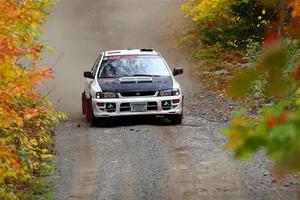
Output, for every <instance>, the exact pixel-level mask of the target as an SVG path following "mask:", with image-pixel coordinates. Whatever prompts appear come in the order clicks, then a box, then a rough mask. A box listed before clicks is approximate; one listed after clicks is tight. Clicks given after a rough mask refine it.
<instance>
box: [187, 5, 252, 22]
mask: <svg viewBox="0 0 300 200" xmlns="http://www.w3.org/2000/svg"><path fill="white" fill-rule="evenodd" d="M243 1H244V2H248V0H243ZM235 2H236V1H235V0H188V1H187V2H186V3H184V4H183V5H182V6H181V8H182V10H183V11H184V12H185V13H186V14H187V15H189V16H192V18H193V20H194V21H196V22H199V23H201V22H205V23H213V22H216V21H218V22H221V23H222V22H223V21H224V20H225V21H232V20H233V18H231V17H230V6H231V5H232V4H233V3H235Z"/></svg>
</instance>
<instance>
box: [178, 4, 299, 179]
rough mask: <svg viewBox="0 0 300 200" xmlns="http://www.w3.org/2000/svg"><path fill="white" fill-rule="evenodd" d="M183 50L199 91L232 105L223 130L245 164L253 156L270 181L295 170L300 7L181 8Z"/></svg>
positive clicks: (203, 6)
mask: <svg viewBox="0 0 300 200" xmlns="http://www.w3.org/2000/svg"><path fill="white" fill-rule="evenodd" d="M181 8H182V10H183V11H184V13H185V14H186V16H188V17H189V19H191V22H192V26H190V27H189V28H188V29H187V31H186V32H185V34H184V36H183V37H182V40H181V45H182V46H183V47H184V48H188V49H189V50H190V55H189V58H191V59H192V60H194V61H195V62H196V63H197V64H196V65H195V67H194V71H195V72H197V73H198V75H199V76H200V79H201V81H202V82H203V83H204V85H205V86H206V87H207V88H209V89H211V90H214V91H216V92H218V93H220V94H221V95H227V96H229V97H231V98H234V99H236V100H238V101H239V102H240V106H239V109H238V110H237V111H236V112H235V113H234V114H233V120H232V122H231V124H230V125H229V126H228V127H226V128H225V129H224V130H223V134H224V135H225V136H227V138H228V141H227V143H226V144H225V147H226V148H229V149H232V150H234V152H235V156H236V158H239V159H246V158H248V157H249V156H250V155H251V154H252V153H254V152H257V151H259V150H261V149H264V150H265V151H266V154H267V156H268V158H269V159H271V160H273V161H274V169H273V172H274V174H276V175H283V174H288V173H291V172H292V173H298V172H299V170H300V109H299V106H300V87H299V81H300V49H299V47H300V46H299V38H300V26H299V25H300V24H299V23H300V20H299V19H300V18H299V14H300V1H299V0H187V1H186V2H185V3H184V4H183V5H182V7H181Z"/></svg>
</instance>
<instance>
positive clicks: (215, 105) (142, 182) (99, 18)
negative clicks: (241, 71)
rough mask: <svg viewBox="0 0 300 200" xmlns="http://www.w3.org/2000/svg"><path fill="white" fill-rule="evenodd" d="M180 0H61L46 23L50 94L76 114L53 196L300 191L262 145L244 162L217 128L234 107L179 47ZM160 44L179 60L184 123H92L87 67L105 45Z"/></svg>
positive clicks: (276, 195) (278, 194) (284, 195)
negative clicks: (201, 79)
mask: <svg viewBox="0 0 300 200" xmlns="http://www.w3.org/2000/svg"><path fill="white" fill-rule="evenodd" d="M180 3H182V1H178V0H151V1H149V0H61V1H60V2H59V3H58V4H57V5H56V7H55V8H54V10H53V13H52V17H51V18H50V20H49V22H48V23H47V24H46V25H45V29H46V32H45V35H44V39H45V40H46V41H47V42H48V43H49V44H50V46H51V47H53V48H54V49H55V51H56V53H55V54H54V55H51V56H47V57H46V58H45V63H46V64H47V65H50V66H52V67H53V69H54V71H55V76H56V79H55V81H54V82H53V83H50V84H49V90H50V91H51V93H50V98H51V100H52V101H53V102H54V104H55V106H56V107H57V109H59V110H62V111H64V112H67V113H68V114H69V115H70V121H68V122H67V123H65V124H64V125H61V126H60V127H59V128H58V130H57V131H56V135H57V136H56V151H57V156H56V158H55V163H54V164H55V167H56V172H55V175H54V176H53V181H54V183H55V190H54V193H53V198H54V199H61V200H66V199H105V200H110V199H111V200H119V199H120V200H121V199H124V200H135V199H136V200H143V199H145V200H147V199H153V200H160V199H162V200H165V199H170V200H177V199H178V200H181V199H195V200H199V199H297V196H296V188H297V187H298V185H296V183H295V182H294V181H292V180H286V181H284V182H281V183H278V182H276V181H274V180H273V179H272V177H271V175H270V174H269V173H268V169H269V166H270V163H267V162H265V161H264V160H265V159H264V155H263V153H259V154H258V155H257V156H253V157H252V158H251V159H250V161H243V162H237V161H234V160H233V159H232V154H231V153H230V152H227V151H224V150H223V148H222V143H223V142H224V139H223V138H221V137H217V136H218V135H217V134H216V133H217V132H218V130H219V129H221V128H222V127H223V126H225V125H226V123H228V122H226V120H225V119H226V117H225V115H224V113H225V114H226V113H228V112H229V110H230V108H231V107H232V103H231V102H230V101H225V100H224V99H222V98H219V97H217V96H216V95H214V94H211V93H209V92H206V91H204V90H203V89H201V86H200V85H199V84H198V83H197V82H196V81H195V80H194V79H193V76H192V72H191V71H190V70H189V68H190V64H189V63H188V62H187V61H186V60H185V54H184V52H182V51H181V50H180V49H178V48H177V46H176V44H177V41H176V39H177V37H178V35H179V34H180V31H181V30H182V28H183V23H182V16H181V14H180V11H179V5H180ZM142 47H152V48H155V49H156V50H158V51H160V52H161V53H162V54H163V55H164V57H165V58H166V60H167V61H168V62H169V64H170V65H171V66H172V67H183V68H184V69H185V74H184V75H183V76H181V77H180V78H179V81H180V82H181V84H182V86H183V89H184V92H185V97H186V98H185V99H186V107H185V115H186V118H185V120H184V123H183V125H181V126H170V125H168V124H166V123H164V122H162V121H160V120H149V119H141V118H129V119H127V118H126V119H119V120H118V122H116V123H113V124H112V125H111V126H110V127H106V128H90V127H89V125H88V124H87V123H85V121H84V118H83V116H82V115H81V107H80V106H81V104H80V94H81V92H82V90H83V77H82V73H83V71H85V70H89V69H90V68H91V66H92V65H93V62H94V60H95V59H96V57H97V56H98V55H99V53H100V52H101V51H103V50H109V49H124V48H125V49H127V48H142Z"/></svg>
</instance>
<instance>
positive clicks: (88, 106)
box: [85, 99, 98, 127]
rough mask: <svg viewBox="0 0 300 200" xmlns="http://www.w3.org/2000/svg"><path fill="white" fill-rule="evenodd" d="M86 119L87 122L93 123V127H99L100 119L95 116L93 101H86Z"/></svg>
mask: <svg viewBox="0 0 300 200" xmlns="http://www.w3.org/2000/svg"><path fill="white" fill-rule="evenodd" d="M85 118H86V121H87V122H90V123H91V127H95V126H97V121H98V119H97V118H96V117H95V116H94V112H93V106H92V100H91V99H86V104H85Z"/></svg>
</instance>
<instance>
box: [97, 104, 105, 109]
mask: <svg viewBox="0 0 300 200" xmlns="http://www.w3.org/2000/svg"><path fill="white" fill-rule="evenodd" d="M96 105H97V106H98V107H102V108H103V107H104V106H105V105H104V103H96Z"/></svg>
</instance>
